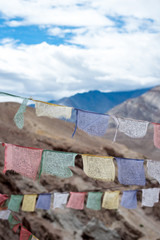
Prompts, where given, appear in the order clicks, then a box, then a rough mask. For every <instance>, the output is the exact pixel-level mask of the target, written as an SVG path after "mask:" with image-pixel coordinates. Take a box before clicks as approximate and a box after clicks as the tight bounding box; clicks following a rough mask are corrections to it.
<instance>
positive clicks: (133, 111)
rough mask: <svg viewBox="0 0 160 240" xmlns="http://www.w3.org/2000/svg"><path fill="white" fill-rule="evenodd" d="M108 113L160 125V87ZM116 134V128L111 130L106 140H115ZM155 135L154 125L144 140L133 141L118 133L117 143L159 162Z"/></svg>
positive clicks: (159, 150)
mask: <svg viewBox="0 0 160 240" xmlns="http://www.w3.org/2000/svg"><path fill="white" fill-rule="evenodd" d="M108 113H109V114H113V115H116V116H119V117H126V118H133V119H139V120H145V121H149V122H157V123H160V86H157V87H155V88H152V89H150V90H149V91H148V92H146V93H144V94H143V95H141V96H139V97H137V98H133V99H128V100H127V101H125V102H123V103H121V104H120V105H117V106H116V107H114V108H113V109H111V110H110V111H109V112H108ZM114 134H115V128H111V129H109V130H108V131H107V134H106V138H108V139H113V136H114ZM153 135H154V129H153V124H149V127H148V131H147V134H146V135H145V136H144V138H139V139H133V138H130V137H128V136H126V135H125V134H123V133H121V132H120V131H118V134H117V139H116V142H118V143H121V144H124V145H126V146H127V147H128V148H129V149H132V150H133V151H136V152H139V153H144V152H145V155H146V157H147V158H149V159H155V160H159V153H160V149H158V148H156V147H155V146H154V142H153Z"/></svg>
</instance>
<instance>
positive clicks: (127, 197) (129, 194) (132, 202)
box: [121, 190, 137, 209]
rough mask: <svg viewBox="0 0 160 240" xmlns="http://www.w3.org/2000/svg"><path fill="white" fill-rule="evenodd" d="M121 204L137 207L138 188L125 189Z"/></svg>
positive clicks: (130, 207) (131, 207) (126, 206)
mask: <svg viewBox="0 0 160 240" xmlns="http://www.w3.org/2000/svg"><path fill="white" fill-rule="evenodd" d="M121 206H122V207H125V208H128V209H135V208H137V190H128V191H123V195H122V199H121Z"/></svg>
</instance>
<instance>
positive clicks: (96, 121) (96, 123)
mask: <svg viewBox="0 0 160 240" xmlns="http://www.w3.org/2000/svg"><path fill="white" fill-rule="evenodd" d="M76 111H77V113H76V127H75V131H74V133H73V136H74V134H75V132H76V128H77V127H78V128H79V129H81V130H83V131H85V132H87V133H88V134H90V135H93V136H103V135H104V134H105V133H106V130H107V127H108V121H109V115H107V114H98V113H93V112H88V111H84V110H79V109H76Z"/></svg>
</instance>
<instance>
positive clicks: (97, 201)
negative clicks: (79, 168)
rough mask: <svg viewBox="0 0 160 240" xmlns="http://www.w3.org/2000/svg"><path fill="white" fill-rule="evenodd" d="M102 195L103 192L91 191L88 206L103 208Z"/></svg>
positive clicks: (97, 208) (96, 208)
mask: <svg viewBox="0 0 160 240" xmlns="http://www.w3.org/2000/svg"><path fill="white" fill-rule="evenodd" d="M102 195H103V193H102V192H89V193H88V198H87V205H86V207H87V208H90V209H93V210H101V198H102Z"/></svg>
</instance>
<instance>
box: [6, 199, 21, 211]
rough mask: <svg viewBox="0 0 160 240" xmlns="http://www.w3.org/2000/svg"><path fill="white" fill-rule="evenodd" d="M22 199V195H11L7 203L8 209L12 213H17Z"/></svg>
mask: <svg viewBox="0 0 160 240" xmlns="http://www.w3.org/2000/svg"><path fill="white" fill-rule="evenodd" d="M22 199H23V195H11V198H10V201H9V203H8V209H9V210H12V211H13V212H19V208H20V205H21V202H22Z"/></svg>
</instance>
